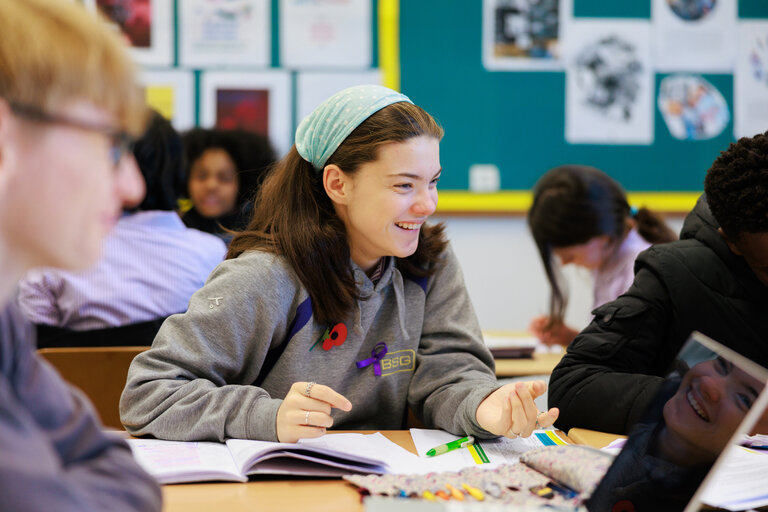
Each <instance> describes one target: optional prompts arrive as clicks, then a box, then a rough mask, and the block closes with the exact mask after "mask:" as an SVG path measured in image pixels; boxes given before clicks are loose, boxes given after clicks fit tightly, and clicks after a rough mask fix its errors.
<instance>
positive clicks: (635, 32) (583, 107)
mask: <svg viewBox="0 0 768 512" xmlns="http://www.w3.org/2000/svg"><path fill="white" fill-rule="evenodd" d="M565 48H567V51H566V52H565V53H564V60H565V70H566V71H565V82H566V91H565V103H566V105H565V107H566V108H565V138H566V140H567V141H568V142H570V143H572V144H590V143H593V144H651V143H652V142H653V85H654V84H653V79H654V71H653V69H652V68H651V60H650V54H651V51H650V25H649V23H648V22H647V21H634V20H626V21H625V20H613V19H612V20H597V19H587V18H583V19H579V20H578V21H574V22H573V23H572V24H570V25H569V27H568V30H567V32H566V38H565Z"/></svg>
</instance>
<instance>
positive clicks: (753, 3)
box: [399, 0, 768, 210]
mask: <svg viewBox="0 0 768 512" xmlns="http://www.w3.org/2000/svg"><path fill="white" fill-rule="evenodd" d="M565 1H567V0H565ZM469 3H470V2H468V1H466V0H462V1H458V0H456V1H448V2H446V1H445V0H401V2H400V16H399V21H400V23H399V30H400V37H399V42H400V80H401V82H400V85H401V90H402V91H403V92H404V93H405V94H407V95H408V96H410V98H411V99H412V100H413V101H414V102H415V103H416V104H418V105H420V106H422V107H424V108H425V109H426V110H427V111H428V112H430V113H432V114H433V115H434V116H435V117H437V118H438V120H439V121H440V123H441V124H442V125H443V127H444V128H445V132H446V135H445V138H444V139H443V142H442V144H441V163H442V166H443V175H442V178H441V182H440V187H441V190H442V191H445V190H449V191H464V192H466V191H468V189H469V177H468V176H469V173H468V170H469V168H470V166H471V165H473V164H495V165H496V166H497V167H498V168H499V171H500V177H501V189H502V191H528V190H529V189H530V188H531V187H532V186H533V184H534V183H535V182H536V180H537V178H538V177H539V176H540V175H541V174H542V173H544V172H545V171H546V170H548V169H550V168H551V167H554V166H557V165H561V164H566V163H580V164H587V165H593V166H595V167H598V168H600V169H602V170H604V171H606V172H607V173H609V174H610V175H611V176H613V177H614V178H616V179H617V180H618V181H619V182H620V183H622V184H623V185H624V187H625V188H626V189H627V190H629V191H648V192H652V193H664V194H677V195H678V196H679V197H682V198H686V199H685V200H684V201H683V203H685V205H687V204H688V202H690V201H692V198H695V197H696V195H697V194H698V193H699V192H700V191H701V190H702V187H703V184H702V183H703V178H704V175H705V173H706V170H707V169H708V168H709V166H710V164H711V163H712V161H713V160H714V159H715V157H716V156H717V155H718V154H719V152H720V151H722V150H723V149H725V148H727V147H728V145H729V144H730V143H731V142H733V141H734V136H733V76H732V75H731V74H704V75H701V76H703V77H704V78H705V79H706V80H708V81H709V82H710V83H711V84H713V85H714V86H715V87H717V89H719V90H720V92H721V93H722V95H723V96H724V97H725V99H726V101H727V102H728V106H729V108H730V110H731V120H730V122H729V124H728V126H727V127H726V128H725V130H723V132H722V133H721V134H720V135H719V136H716V137H714V138H712V139H709V140H700V141H691V140H678V139H676V138H674V137H673V136H672V135H671V134H670V132H669V130H668V128H667V126H666V124H665V122H664V120H663V119H662V117H661V113H660V112H659V109H658V107H654V108H655V115H654V118H655V119H654V138H653V143H652V144H650V145H597V144H569V143H568V142H566V140H565V73H564V72H563V71H488V70H486V69H485V68H484V66H483V62H482V47H481V46H482V15H483V13H482V10H483V8H482V1H481V0H472V1H471V4H472V5H473V7H472V8H469V7H468V4H469ZM738 12H739V18H768V2H766V1H764V0H739V4H738ZM573 15H574V17H575V18H579V17H598V18H614V17H621V18H636V19H649V18H650V15H651V3H650V0H647V1H644V2H636V1H634V2H617V1H615V0H574V5H573ZM664 76H666V75H664V74H660V73H657V74H656V77H655V88H656V94H655V95H654V98H655V97H656V96H657V95H658V89H659V83H660V82H661V80H662V78H664ZM654 105H655V99H654ZM680 193H682V194H680ZM449 195H450V194H449ZM470 195H471V196H477V195H478V194H464V196H467V197H468V196H470ZM491 195H493V194H491ZM461 196H462V195H461V194H458V196H456V197H461ZM442 199H443V198H442V197H441V201H442ZM686 201H687V202H686ZM477 204H482V203H477ZM479 208H480V209H481V210H482V209H483V207H482V206H480V207H479ZM685 208H687V206H685V207H682V208H681V209H685ZM449 209H450V208H449ZM470 209H474V207H471V208H470ZM511 209H514V208H511ZM671 209H673V210H674V209H675V208H671Z"/></svg>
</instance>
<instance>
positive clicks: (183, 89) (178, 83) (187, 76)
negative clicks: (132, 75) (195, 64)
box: [140, 69, 195, 131]
mask: <svg viewBox="0 0 768 512" xmlns="http://www.w3.org/2000/svg"><path fill="white" fill-rule="evenodd" d="M140 82H141V83H142V85H144V87H145V89H146V97H147V103H148V104H149V105H150V106H151V107H153V108H154V109H155V110H157V111H158V112H160V113H161V114H162V115H163V116H165V117H166V118H167V119H169V120H170V121H171V123H172V124H173V127H174V128H176V129H177V130H178V131H185V130H189V129H190V128H192V127H194V126H195V94H194V91H195V78H194V75H193V74H192V72H191V71H185V70H181V69H169V70H166V71H153V70H146V69H145V70H143V71H142V72H141V75H140Z"/></svg>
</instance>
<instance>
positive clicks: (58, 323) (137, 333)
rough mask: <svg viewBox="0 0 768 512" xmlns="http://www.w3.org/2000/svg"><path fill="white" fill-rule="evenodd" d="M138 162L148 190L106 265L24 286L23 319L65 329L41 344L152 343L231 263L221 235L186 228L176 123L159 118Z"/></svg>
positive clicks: (108, 248)
mask: <svg viewBox="0 0 768 512" xmlns="http://www.w3.org/2000/svg"><path fill="white" fill-rule="evenodd" d="M133 157H134V158H135V159H136V162H137V163H138V166H139V170H140V171H141V174H142V176H143V178H144V183H145V185H146V190H147V193H146V195H145V197H144V200H143V201H142V202H141V204H139V205H138V206H137V207H135V208H131V209H130V210H127V211H125V212H124V213H123V215H122V216H121V217H120V219H119V220H118V221H117V224H116V225H115V228H114V229H113V230H112V232H111V233H110V234H109V236H107V237H106V239H105V242H104V248H103V253H102V257H101V259H100V260H99V262H98V263H97V264H96V265H95V266H94V267H92V268H90V269H88V270H85V271H76V272H72V271H68V270H63V269H51V268H44V269H36V270H33V271H32V272H30V273H29V274H27V276H26V277H25V279H23V280H22V281H21V283H20V286H19V304H20V306H21V310H22V312H23V313H24V315H25V316H26V317H27V318H28V319H29V320H30V321H32V322H33V323H35V324H37V325H39V326H54V327H58V328H65V329H66V331H61V330H58V329H48V328H41V329H39V333H40V336H39V338H40V340H39V341H40V342H39V343H38V346H40V347H43V346H87V345H98V346H102V345H110V344H117V345H150V344H151V343H152V339H153V338H154V333H156V332H157V329H158V328H159V327H160V324H161V323H162V320H163V319H165V317H167V316H168V315H172V314H174V313H181V312H183V311H186V309H187V304H188V303H189V298H190V297H191V296H192V294H193V293H195V292H196V291H197V290H198V289H199V288H201V287H202V286H203V284H204V283H205V280H206V278H207V277H208V274H210V273H211V271H212V270H213V269H214V268H215V267H216V265H218V264H219V263H221V262H222V261H223V259H224V255H225V254H226V250H227V249H226V246H225V244H224V242H223V241H222V240H221V239H220V238H218V237H217V236H214V235H211V234H208V233H203V232H202V231H199V230H197V229H192V228H188V227H186V226H185V225H184V223H183V222H182V221H181V219H180V218H179V215H178V214H177V213H176V211H175V210H176V205H177V201H178V198H179V197H180V196H181V195H182V194H183V193H184V188H185V186H186V182H185V169H184V153H183V150H182V144H181V137H180V136H179V134H178V133H177V132H176V130H175V129H174V128H173V126H171V123H170V122H168V121H167V120H166V119H164V118H163V117H162V116H161V115H160V114H158V113H156V112H155V113H152V115H151V116H150V120H149V124H148V127H147V129H146V131H145V133H144V135H142V137H141V138H140V139H139V140H138V141H137V142H136V146H135V148H134V150H133ZM144 324H149V325H148V326H147V328H146V329H145V328H143V327H142V326H143V325H144ZM127 326H130V328H129V329H122V330H117V329H113V330H110V331H108V332H103V333H93V332H92V331H94V330H101V329H105V328H114V327H127ZM72 331H74V332H72ZM86 331H90V334H86V333H85V332H86ZM124 334H125V335H124ZM126 338H127V339H126Z"/></svg>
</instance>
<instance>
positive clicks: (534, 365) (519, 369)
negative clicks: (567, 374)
mask: <svg viewBox="0 0 768 512" xmlns="http://www.w3.org/2000/svg"><path fill="white" fill-rule="evenodd" d="M564 353H565V352H561V353H559V354H551V353H549V352H546V353H543V354H540V353H534V354H533V357H532V358H525V357H524V358H520V359H496V376H497V377H527V376H528V375H549V374H550V373H552V370H554V369H555V366H557V363H559V362H560V359H562V357H563V354H564Z"/></svg>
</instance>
